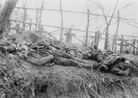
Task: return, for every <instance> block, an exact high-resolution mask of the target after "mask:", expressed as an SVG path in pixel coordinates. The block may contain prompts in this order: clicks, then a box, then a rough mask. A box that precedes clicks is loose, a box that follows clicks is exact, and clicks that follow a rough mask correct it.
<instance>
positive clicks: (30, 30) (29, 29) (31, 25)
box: [29, 23, 32, 31]
mask: <svg viewBox="0 0 138 98" xmlns="http://www.w3.org/2000/svg"><path fill="white" fill-rule="evenodd" d="M31 28H32V25H31V23H30V28H29V30H30V31H31Z"/></svg>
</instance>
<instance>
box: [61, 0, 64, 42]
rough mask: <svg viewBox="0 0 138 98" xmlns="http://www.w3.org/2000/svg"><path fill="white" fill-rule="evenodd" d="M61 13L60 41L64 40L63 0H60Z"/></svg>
mask: <svg viewBox="0 0 138 98" xmlns="http://www.w3.org/2000/svg"><path fill="white" fill-rule="evenodd" d="M60 15H61V32H60V41H62V40H63V29H64V28H63V13H62V0H60Z"/></svg>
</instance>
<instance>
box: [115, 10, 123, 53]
mask: <svg viewBox="0 0 138 98" xmlns="http://www.w3.org/2000/svg"><path fill="white" fill-rule="evenodd" d="M117 13H118V14H117V15H118V23H117V28H116V33H115V53H116V50H117V49H116V48H117V34H118V30H119V23H120V19H119V11H118V12H117ZM121 52H122V50H121Z"/></svg>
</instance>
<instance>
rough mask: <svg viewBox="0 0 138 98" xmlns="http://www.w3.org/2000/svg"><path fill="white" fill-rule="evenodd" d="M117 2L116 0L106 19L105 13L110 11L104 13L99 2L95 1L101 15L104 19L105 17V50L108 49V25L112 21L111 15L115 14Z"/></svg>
mask: <svg viewBox="0 0 138 98" xmlns="http://www.w3.org/2000/svg"><path fill="white" fill-rule="evenodd" d="M118 2H119V0H118V1H117V2H116V4H115V7H114V9H113V11H112V14H111V17H110V19H109V20H108V19H107V15H108V14H109V12H110V11H109V12H108V13H107V15H106V14H105V10H104V8H103V6H102V5H101V3H100V2H99V1H98V0H97V3H95V4H96V5H97V6H98V7H99V9H100V10H101V11H102V13H103V16H104V19H105V23H106V29H105V45H104V49H105V50H107V49H108V35H109V27H110V24H111V22H112V19H113V16H115V14H116V13H115V11H116V8H117V6H118Z"/></svg>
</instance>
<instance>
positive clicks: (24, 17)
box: [22, 0, 27, 31]
mask: <svg viewBox="0 0 138 98" xmlns="http://www.w3.org/2000/svg"><path fill="white" fill-rule="evenodd" d="M22 3H23V21H26V17H27V12H26V9H25V8H26V0H24V2H22ZM22 24H23V31H24V30H25V26H26V24H25V23H24V22H22Z"/></svg>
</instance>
